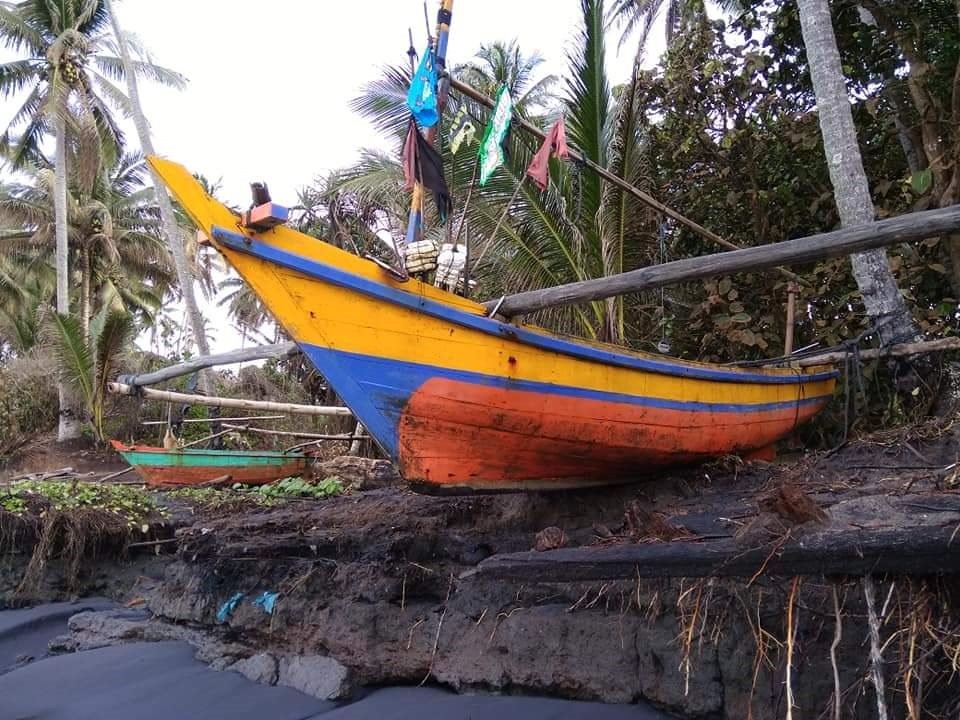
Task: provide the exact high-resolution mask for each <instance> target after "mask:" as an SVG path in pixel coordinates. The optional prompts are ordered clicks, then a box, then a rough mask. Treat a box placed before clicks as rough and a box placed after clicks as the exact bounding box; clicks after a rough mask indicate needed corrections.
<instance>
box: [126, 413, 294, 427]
mask: <svg viewBox="0 0 960 720" xmlns="http://www.w3.org/2000/svg"><path fill="white" fill-rule="evenodd" d="M286 417H287V416H286V415H244V416H242V417H221V418H186V419H184V420H180V423H183V424H184V425H187V424H190V423H207V424H210V423H226V422H244V421H247V420H284V419H286ZM140 424H141V425H169V424H170V423H169V422H167V421H166V420H144V421H143V422H142V423H140ZM224 427H226V425H224Z"/></svg>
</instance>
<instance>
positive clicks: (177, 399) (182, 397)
mask: <svg viewBox="0 0 960 720" xmlns="http://www.w3.org/2000/svg"><path fill="white" fill-rule="evenodd" d="M108 389H109V390H110V392H112V393H116V394H118V395H138V396H141V397H144V398H146V399H147V400H164V401H166V402H174V403H185V404H187V405H206V406H208V407H223V408H237V409H240V410H260V411H264V412H282V413H288V414H290V415H315V416H320V417H348V416H352V415H353V413H352V412H351V411H350V408H345V407H324V406H321V405H297V404H294V403H279V402H268V401H266V400H243V399H241V398H222V397H207V396H206V395H188V394H186V393H178V392H171V391H169V390H153V389H151V388H143V387H134V386H132V385H127V384H125V383H119V382H115V383H110V384H109V385H108Z"/></svg>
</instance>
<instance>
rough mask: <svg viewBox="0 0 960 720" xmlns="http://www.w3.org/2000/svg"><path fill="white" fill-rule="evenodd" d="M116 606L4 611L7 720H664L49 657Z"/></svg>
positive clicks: (564, 706)
mask: <svg viewBox="0 0 960 720" xmlns="http://www.w3.org/2000/svg"><path fill="white" fill-rule="evenodd" d="M112 606H113V605H112V603H110V602H109V601H107V600H101V599H92V600H87V601H82V602H77V603H57V604H51V605H44V606H40V607H37V608H30V609H25V610H8V611H4V612H0V720H27V719H28V718H29V719H31V720H34V719H36V720H39V719H40V718H43V719H44V720H59V719H63V720H68V719H69V720H85V719H87V718H89V719H90V720H114V719H116V720H129V719H130V718H136V719H137V720H172V719H174V718H176V719H178V720H189V719H191V718H198V719H200V718H202V719H204V720H218V719H220V718H223V720H227V719H228V718H229V720H247V719H248V718H249V720H266V719H269V720H307V719H308V718H318V717H321V716H322V717H324V718H329V719H330V720H360V719H361V718H377V720H431V719H433V718H436V720H455V719H458V718H463V719H464V720H466V718H470V720H484V719H487V718H489V719H490V720H494V719H496V720H513V718H517V719H519V718H523V719H524V720H553V719H557V720H559V719H561V718H562V719H564V720H566V719H567V718H569V719H571V720H587V719H588V718H589V719H590V720H593V719H597V720H621V719H623V720H627V719H628V718H629V719H630V720H657V719H658V718H665V717H667V716H666V715H664V714H662V713H660V712H657V711H655V710H653V709H651V708H649V707H645V706H638V705H604V704H601V703H588V702H573V701H567V700H555V699H546V698H534V697H502V696H500V697H497V696H469V695H456V694H453V693H449V692H446V691H444V690H440V689H436V688H385V689H378V690H375V691H373V692H370V693H369V694H367V695H366V696H365V697H362V698H361V699H359V700H357V701H356V702H353V703H350V704H346V705H344V704H336V703H330V702H322V701H320V700H316V699H315V698H312V697H309V696H307V695H304V694H303V693H300V692H297V691H295V690H291V689H289V688H281V687H270V686H267V685H259V684H257V683H253V682H250V681H249V680H247V679H246V678H244V677H242V676H241V675H239V674H237V673H233V672H216V671H214V670H211V669H210V668H208V667H207V666H205V665H204V664H203V663H200V662H198V661H197V660H195V659H194V650H193V648H192V647H191V646H190V645H188V644H186V643H179V642H157V643H142V642H137V643H130V644H122V645H114V646H111V647H103V648H99V649H95V650H88V651H85V652H78V653H70V654H66V655H54V656H49V655H48V654H47V643H48V642H49V641H50V640H52V639H54V638H55V637H57V636H59V635H62V634H64V633H66V632H67V620H68V619H69V618H70V616H71V615H73V614H75V613H79V612H82V611H85V610H102V609H107V608H109V607H112Z"/></svg>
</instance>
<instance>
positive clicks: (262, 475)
mask: <svg viewBox="0 0 960 720" xmlns="http://www.w3.org/2000/svg"><path fill="white" fill-rule="evenodd" d="M111 444H112V445H113V448H114V449H115V450H116V451H117V452H118V453H120V455H122V456H123V459H124V460H126V461H127V462H128V463H130V464H131V465H132V466H133V467H134V468H135V469H136V471H137V473H138V474H139V475H140V477H141V478H143V480H144V481H145V482H146V483H147V484H148V485H153V486H165V487H169V486H175V485H180V486H182V485H187V486H189V485H203V484H204V483H208V482H211V481H212V480H224V481H228V480H229V481H231V482H236V483H242V484H244V485H265V484H267V483H271V482H273V481H274V480H279V479H281V478H286V477H297V476H299V475H302V474H303V472H304V470H306V467H307V457H306V455H304V454H303V453H300V452H286V453H285V452H272V451H269V450H201V449H192V448H191V449H174V450H166V449H164V448H158V447H151V446H149V445H127V444H125V443H122V442H120V441H119V440H113V441H111Z"/></svg>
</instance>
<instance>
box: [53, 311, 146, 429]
mask: <svg viewBox="0 0 960 720" xmlns="http://www.w3.org/2000/svg"><path fill="white" fill-rule="evenodd" d="M51 327H52V328H53V332H52V333H51V334H52V336H53V337H52V339H51V345H52V346H53V348H54V353H55V354H56V357H57V359H58V361H59V364H60V367H61V369H62V372H63V373H64V375H65V376H66V379H67V381H68V382H69V384H70V386H71V387H73V388H76V389H77V391H78V392H79V393H80V395H81V398H82V400H83V403H84V406H85V408H86V411H87V413H88V414H89V417H90V419H91V422H92V424H93V430H94V433H95V434H96V437H97V440H99V441H101V442H104V441H106V439H107V438H106V434H105V432H104V421H105V413H106V407H107V402H108V399H109V396H108V391H107V385H108V383H109V380H110V378H111V377H112V376H113V375H114V370H115V368H116V366H117V363H118V361H119V360H120V357H121V355H122V354H123V353H124V352H125V351H126V348H127V344H128V343H129V342H130V341H131V340H132V339H133V330H134V325H133V319H132V318H131V317H130V315H129V314H127V313H126V312H125V311H118V310H110V309H109V308H104V310H103V311H102V312H101V313H100V314H99V315H98V316H97V318H95V321H94V323H93V325H92V327H91V328H90V329H89V335H90V337H89V341H86V340H85V339H84V336H83V328H82V327H81V326H80V323H79V322H78V321H77V320H76V318H74V317H71V316H63V315H58V314H54V315H53V316H52V318H51Z"/></svg>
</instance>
